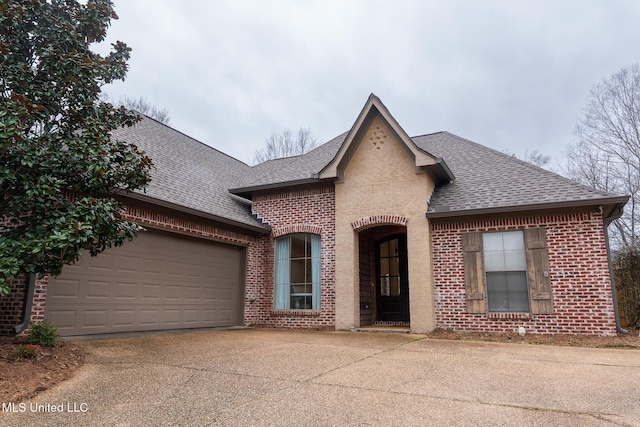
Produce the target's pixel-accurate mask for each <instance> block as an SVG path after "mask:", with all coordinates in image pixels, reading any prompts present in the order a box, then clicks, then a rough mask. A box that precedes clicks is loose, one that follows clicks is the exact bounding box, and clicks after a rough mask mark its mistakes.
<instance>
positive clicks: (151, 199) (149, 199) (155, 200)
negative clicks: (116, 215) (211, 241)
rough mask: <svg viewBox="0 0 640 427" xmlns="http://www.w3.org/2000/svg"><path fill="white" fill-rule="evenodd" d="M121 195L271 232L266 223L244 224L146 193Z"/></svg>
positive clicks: (255, 229) (265, 232)
mask: <svg viewBox="0 0 640 427" xmlns="http://www.w3.org/2000/svg"><path fill="white" fill-rule="evenodd" d="M121 196H122V197H124V198H129V199H133V200H137V201H140V202H145V203H150V204H153V205H156V206H161V207H164V208H167V209H173V210H175V211H178V212H182V213H186V214H189V215H194V216H198V217H201V218H205V219H209V220H212V221H216V222H220V223H223V224H227V225H230V226H233V227H238V228H241V229H245V230H250V231H253V232H257V233H260V234H269V233H270V232H271V227H269V226H268V225H264V226H262V227H261V226H259V225H251V224H246V223H244V222H240V221H235V220H232V219H229V218H225V217H222V216H219V215H214V214H210V213H207V212H203V211H200V210H197V209H193V208H188V207H186V206H182V205H178V204H175V203H171V202H168V201H166V200H162V199H158V198H155V197H152V196H149V195H147V194H142V193H137V192H135V193H122V194H121Z"/></svg>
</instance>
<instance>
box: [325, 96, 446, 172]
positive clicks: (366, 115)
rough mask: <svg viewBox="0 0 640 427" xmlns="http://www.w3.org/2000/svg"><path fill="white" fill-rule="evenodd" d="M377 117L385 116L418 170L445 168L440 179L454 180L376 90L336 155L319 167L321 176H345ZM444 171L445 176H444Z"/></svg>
mask: <svg viewBox="0 0 640 427" xmlns="http://www.w3.org/2000/svg"><path fill="white" fill-rule="evenodd" d="M376 117H379V118H380V119H382V120H383V122H384V123H385V125H386V126H387V127H388V128H389V129H390V130H391V131H392V132H393V133H394V134H395V136H396V137H397V139H398V140H399V141H400V143H401V144H402V146H403V147H404V148H405V149H406V150H407V151H408V152H409V153H410V154H411V155H412V156H413V159H414V162H415V167H416V171H424V172H427V171H428V169H434V168H439V169H444V171H440V174H439V175H441V179H440V180H445V181H451V180H452V179H453V174H451V172H450V171H449V170H448V168H446V165H445V164H444V161H443V160H442V159H439V158H437V157H435V156H433V155H431V154H430V153H428V152H427V151H424V150H422V149H421V148H419V147H418V146H417V145H416V144H415V143H414V142H413V140H412V139H411V138H410V137H409V135H407V133H406V132H405V131H404V129H402V127H401V126H400V125H399V124H398V122H397V121H396V119H395V118H394V117H393V116H392V115H391V113H390V112H389V110H388V109H387V107H385V106H384V104H383V103H382V101H380V99H379V98H378V97H377V96H375V95H374V94H371V95H369V99H367V102H366V103H365V105H364V107H363V108H362V111H361V112H360V114H359V115H358V117H357V119H356V121H355V123H354V124H353V126H352V127H351V129H350V130H349V132H348V133H347V136H346V137H345V139H344V141H343V142H342V145H341V146H340V149H339V150H338V152H337V153H336V155H335V157H334V158H333V159H332V160H331V161H330V162H329V163H328V164H327V165H326V166H325V167H324V168H323V169H322V170H321V171H320V173H319V174H318V178H320V179H337V180H338V181H342V180H343V179H344V171H345V169H346V167H347V165H348V164H349V162H350V161H351V159H352V158H353V155H354V154H355V152H356V150H357V148H358V146H359V145H360V143H361V142H362V140H363V139H364V134H365V133H366V132H367V130H368V129H369V127H370V126H371V124H372V123H373V121H374V120H375V118H376ZM432 172H433V171H432ZM443 172H444V173H443ZM442 175H445V176H446V177H444V179H442V178H443V177H442Z"/></svg>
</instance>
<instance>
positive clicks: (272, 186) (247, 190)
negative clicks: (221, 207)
mask: <svg viewBox="0 0 640 427" xmlns="http://www.w3.org/2000/svg"><path fill="white" fill-rule="evenodd" d="M320 181H321V180H320V179H318V178H313V177H311V178H303V179H296V180H293V181H283V182H274V183H269V184H262V185H253V186H249V187H239V188H232V189H230V190H229V193H231V194H235V195H236V196H240V197H244V198H250V197H251V194H252V193H255V192H256V191H264V190H277V189H279V188H286V187H295V186H297V185H305V184H315V183H317V182H320ZM247 196H248V197H247Z"/></svg>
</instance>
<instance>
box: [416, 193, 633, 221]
mask: <svg viewBox="0 0 640 427" xmlns="http://www.w3.org/2000/svg"><path fill="white" fill-rule="evenodd" d="M627 200H629V196H617V197H606V198H599V199H580V200H568V201H563V202H553V203H535V204H527V205H515V206H498V207H491V208H479V209H466V210H455V211H427V213H426V216H427V218H429V219H436V218H455V217H469V216H479V215H491V214H503V213H510V212H514V213H515V212H526V211H543V210H557V209H568V208H578V207H587V206H599V205H601V206H614V207H615V206H620V207H623V206H624V205H625V204H626V203H627ZM605 216H606V215H605Z"/></svg>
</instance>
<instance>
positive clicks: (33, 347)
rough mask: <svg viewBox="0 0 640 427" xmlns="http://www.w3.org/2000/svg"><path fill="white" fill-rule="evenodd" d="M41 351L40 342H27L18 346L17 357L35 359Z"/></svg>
mask: <svg viewBox="0 0 640 427" xmlns="http://www.w3.org/2000/svg"><path fill="white" fill-rule="evenodd" d="M39 351H40V346H39V345H38V344H25V345H21V346H18V348H17V350H16V357H18V358H21V359H34V358H35V357H36V356H37V355H38V352H39Z"/></svg>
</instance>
